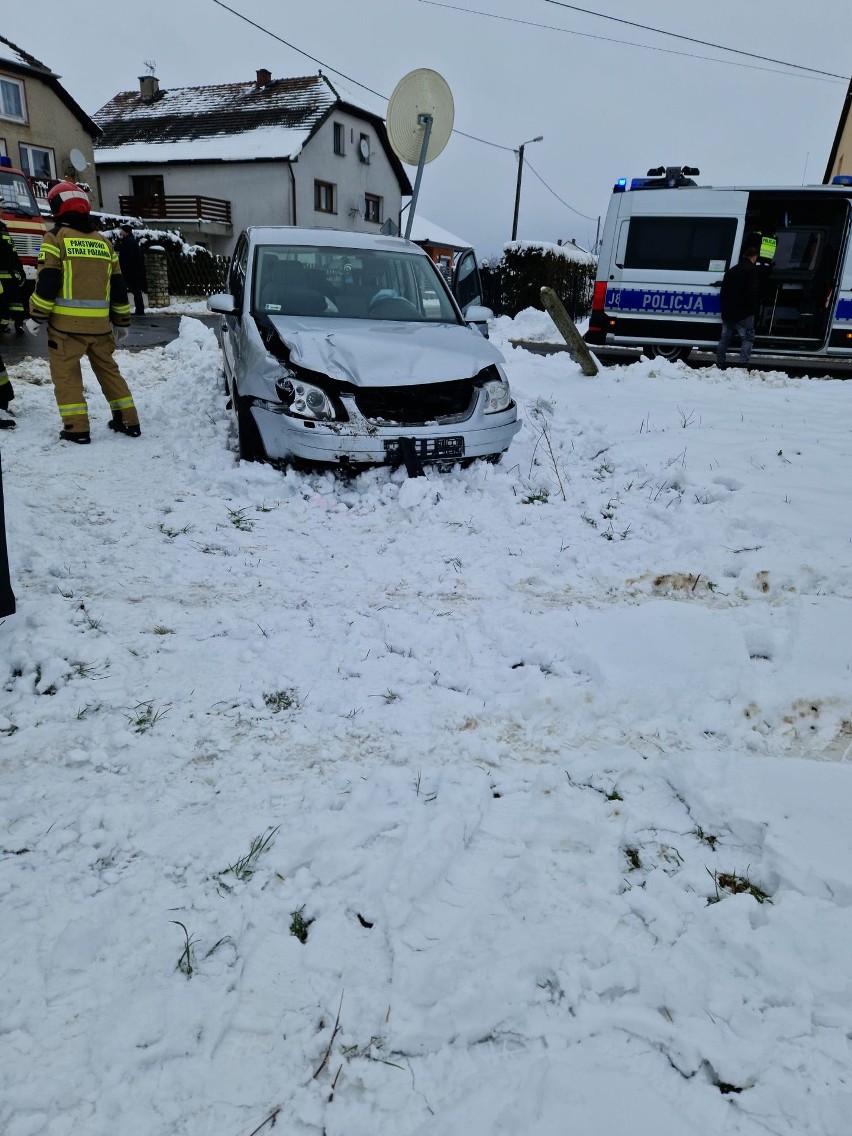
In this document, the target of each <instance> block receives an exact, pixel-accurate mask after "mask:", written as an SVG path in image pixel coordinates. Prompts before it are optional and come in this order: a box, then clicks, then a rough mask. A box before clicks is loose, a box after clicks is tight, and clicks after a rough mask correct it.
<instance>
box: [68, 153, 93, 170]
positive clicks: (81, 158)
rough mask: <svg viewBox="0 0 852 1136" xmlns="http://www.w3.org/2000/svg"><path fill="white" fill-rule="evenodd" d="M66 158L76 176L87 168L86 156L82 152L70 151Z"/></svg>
mask: <svg viewBox="0 0 852 1136" xmlns="http://www.w3.org/2000/svg"><path fill="white" fill-rule="evenodd" d="M68 158H69V160H70V162H71V165H72V166H73V167H74V169H75V170H76V171H77V173H78V174H81V173H82V172H83V170H86V169H88V168H89V163H88V162H87V161H86V155H85V154H84V153H83V151H82V150H77V149H74V150H72V151H71V153H70V154H69V155H68Z"/></svg>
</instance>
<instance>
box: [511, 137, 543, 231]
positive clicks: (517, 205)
mask: <svg viewBox="0 0 852 1136" xmlns="http://www.w3.org/2000/svg"><path fill="white" fill-rule="evenodd" d="M543 140H544V135H543V134H539V136H538V138H529V139H527V141H526V142H522V143H521V144H520V146H519V147H518V185H517V188H516V189H515V217H514V220H513V221H512V240H513V241H515V240H517V239H518V213H519V212H520V209H521V175H522V174H523V172H524V147H525V146H529V145H530V143H531V142H542V141H543Z"/></svg>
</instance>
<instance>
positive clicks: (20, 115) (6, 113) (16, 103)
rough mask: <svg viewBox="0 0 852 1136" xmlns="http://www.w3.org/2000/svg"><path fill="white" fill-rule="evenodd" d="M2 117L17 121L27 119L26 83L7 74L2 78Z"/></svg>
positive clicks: (0, 84) (0, 102)
mask: <svg viewBox="0 0 852 1136" xmlns="http://www.w3.org/2000/svg"><path fill="white" fill-rule="evenodd" d="M0 118H11V119H14V121H15V122H26V121H27V114H26V104H25V103H24V84H23V83H21V82H20V81H19V80H18V79H10V78H8V76H6V75H4V76H2V78H0Z"/></svg>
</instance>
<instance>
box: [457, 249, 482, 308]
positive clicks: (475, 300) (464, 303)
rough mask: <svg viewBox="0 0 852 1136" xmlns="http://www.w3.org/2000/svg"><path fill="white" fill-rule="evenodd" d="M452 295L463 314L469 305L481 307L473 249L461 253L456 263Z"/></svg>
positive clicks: (479, 281) (480, 290)
mask: <svg viewBox="0 0 852 1136" xmlns="http://www.w3.org/2000/svg"><path fill="white" fill-rule="evenodd" d="M453 295H454V296H455V298H456V300H457V301H458V305H459V307H460V308H461V310H462V313H463V314H464V312H465V310H466V309H467V308H469V307H470V306H471V304H476V305H477V306H482V281H481V280H480V278H479V266H478V265H477V263H476V253H475V252H474V251H473V249H467V251H466V252H463V253H462V254H461V256H460V257H459V258H458V261H457V262H456V266H455V268H454V269H453Z"/></svg>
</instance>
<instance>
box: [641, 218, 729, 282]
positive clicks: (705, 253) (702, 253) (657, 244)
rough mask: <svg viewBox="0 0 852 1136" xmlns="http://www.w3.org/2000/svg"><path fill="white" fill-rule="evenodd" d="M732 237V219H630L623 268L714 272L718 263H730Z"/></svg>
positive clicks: (717, 269) (716, 270)
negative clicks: (712, 263)
mask: <svg viewBox="0 0 852 1136" xmlns="http://www.w3.org/2000/svg"><path fill="white" fill-rule="evenodd" d="M736 234H737V219H736V217H633V218H632V219H631V221H630V232H629V234H628V237H627V251H626V253H625V257H624V267H625V268H653V269H662V270H668V271H675V272H718V271H719V268H718V262H719V261H720V260H721V261H725V263H726V265H727V264H728V263H729V262H730V259H731V254H732V252H733V249H734V238H735V237H736ZM711 261H716V262H717V264H716V265H714V266H713V267H711V265H710V262H711Z"/></svg>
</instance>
